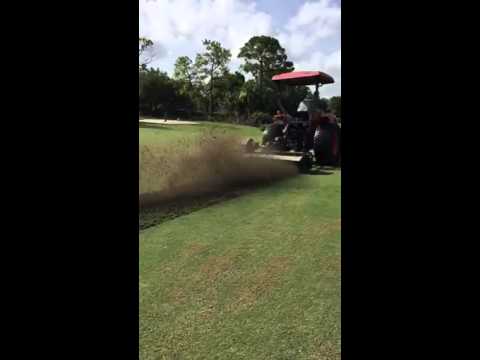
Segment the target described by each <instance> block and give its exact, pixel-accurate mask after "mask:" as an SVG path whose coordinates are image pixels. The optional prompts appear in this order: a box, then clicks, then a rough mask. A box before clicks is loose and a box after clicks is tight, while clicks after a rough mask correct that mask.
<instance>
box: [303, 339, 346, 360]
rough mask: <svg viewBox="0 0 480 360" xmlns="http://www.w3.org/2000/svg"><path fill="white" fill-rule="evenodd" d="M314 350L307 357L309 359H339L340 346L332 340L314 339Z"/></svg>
mask: <svg viewBox="0 0 480 360" xmlns="http://www.w3.org/2000/svg"><path fill="white" fill-rule="evenodd" d="M315 347H316V350H315V351H314V352H313V353H312V354H311V356H310V357H309V358H310V359H311V360H340V358H341V351H340V346H339V345H338V344H337V343H335V342H334V341H330V340H326V341H318V340H317V341H316V346H315Z"/></svg>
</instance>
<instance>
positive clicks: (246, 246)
mask: <svg viewBox="0 0 480 360" xmlns="http://www.w3.org/2000/svg"><path fill="white" fill-rule="evenodd" d="M211 126H217V127H218V125H212V124H201V125H192V126H188V125H181V126H178V127H175V126H170V127H168V129H155V128H147V129H144V128H140V143H141V146H144V145H148V146H155V145H156V144H160V143H168V142H173V141H176V140H180V139H181V138H185V139H193V138H194V137H195V136H196V135H198V134H199V132H200V131H202V130H201V129H202V128H203V129H205V128H206V127H211ZM220 127H221V128H224V129H226V130H225V131H227V132H228V131H231V132H235V133H241V135H242V136H256V137H258V136H259V135H260V134H261V132H260V130H259V129H255V128H250V127H240V126H230V125H220ZM340 180H341V171H340V170H325V171H323V172H321V171H317V172H313V174H306V175H303V174H302V175H296V176H291V177H289V178H287V179H284V180H281V181H278V182H275V183H274V184H272V185H269V186H261V187H258V188H251V187H250V188H249V189H248V191H245V192H239V193H236V194H235V196H225V197H223V198H222V197H220V198H217V199H216V200H212V201H210V203H208V201H206V202H205V204H204V205H202V200H199V201H198V202H197V203H196V204H195V206H192V208H190V209H188V208H187V207H185V208H184V209H183V211H180V212H178V213H177V214H174V215H172V216H168V217H166V218H163V220H162V221H160V222H158V223H156V222H155V219H152V217H153V218H154V217H155V216H160V217H161V216H162V214H161V213H157V214H156V213H155V212H154V211H153V212H151V213H150V215H149V216H150V218H149V219H150V220H149V221H150V223H149V224H150V225H148V226H144V227H142V226H140V227H141V230H140V233H139V243H140V264H139V266H140V269H139V270H140V279H139V288H140V314H139V316H140V329H139V332H140V333H139V335H140V359H143V360H153V359H340V330H341V329H340V249H341V248H340V236H341V209H340V183H341V181H340ZM141 181H142V180H141ZM210 200H211V199H210ZM207 205H208V206H207ZM143 216H144V217H145V214H143ZM140 217H142V214H140ZM140 222H141V221H140Z"/></svg>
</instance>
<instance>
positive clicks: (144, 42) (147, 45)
mask: <svg viewBox="0 0 480 360" xmlns="http://www.w3.org/2000/svg"><path fill="white" fill-rule="evenodd" d="M152 47H153V41H152V40H150V39H147V38H145V37H139V38H138V58H139V70H145V69H146V67H147V65H148V64H149V63H150V62H151V61H152V60H153V55H151V54H148V51H149V50H151V49H152Z"/></svg>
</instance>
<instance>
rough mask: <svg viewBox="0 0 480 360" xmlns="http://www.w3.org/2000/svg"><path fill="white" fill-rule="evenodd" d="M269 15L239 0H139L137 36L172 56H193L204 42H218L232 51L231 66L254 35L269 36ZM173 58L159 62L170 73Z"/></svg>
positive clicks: (156, 62) (252, 4) (270, 27)
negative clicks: (138, 31)
mask: <svg viewBox="0 0 480 360" xmlns="http://www.w3.org/2000/svg"><path fill="white" fill-rule="evenodd" d="M271 33H272V25H271V17H270V15H268V14H266V13H264V12H261V11H258V10H257V9H256V5H255V3H253V2H250V3H246V2H243V1H239V0H175V1H168V0H157V1H151V0H150V1H149V0H140V34H141V35H142V36H146V37H148V38H150V39H152V40H153V41H154V43H160V44H162V46H163V47H165V48H168V49H169V50H170V51H171V53H172V55H174V56H175V57H178V56H182V55H187V56H190V57H191V58H194V57H195V54H196V53H197V52H201V51H203V46H202V41H203V40H204V39H210V40H217V41H220V42H221V43H222V45H223V46H224V47H225V48H228V49H230V50H231V52H232V64H231V65H233V66H232V67H234V68H236V67H238V65H239V64H240V61H239V60H237V59H236V56H237V55H238V52H239V51H240V48H241V47H242V46H243V45H244V44H245V43H246V42H247V41H248V39H250V38H251V37H252V36H254V35H258V34H267V35H268V34H271ZM174 61H175V59H173V60H172V59H168V62H169V63H168V64H167V61H166V59H162V58H160V59H158V60H157V61H155V62H154V64H155V65H167V66H166V67H167V69H168V70H170V71H171V69H172V67H173V62H174Z"/></svg>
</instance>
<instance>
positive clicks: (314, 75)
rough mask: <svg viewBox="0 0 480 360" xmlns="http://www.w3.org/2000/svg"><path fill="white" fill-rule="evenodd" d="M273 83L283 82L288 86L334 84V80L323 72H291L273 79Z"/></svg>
mask: <svg viewBox="0 0 480 360" xmlns="http://www.w3.org/2000/svg"><path fill="white" fill-rule="evenodd" d="M272 80H273V81H282V82H284V83H286V84H288V85H315V84H317V83H318V84H332V83H334V82H335V81H334V80H333V78H332V77H331V76H330V75H328V74H325V73H323V72H321V71H291V72H287V73H283V74H278V75H275V76H274V77H272Z"/></svg>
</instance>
